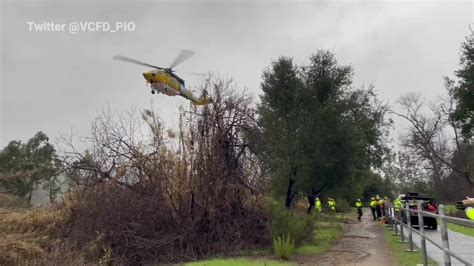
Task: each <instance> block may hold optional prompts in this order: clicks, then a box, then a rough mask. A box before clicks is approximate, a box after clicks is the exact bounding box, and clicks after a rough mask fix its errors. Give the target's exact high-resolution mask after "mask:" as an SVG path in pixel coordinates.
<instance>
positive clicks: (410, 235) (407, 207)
mask: <svg viewBox="0 0 474 266" xmlns="http://www.w3.org/2000/svg"><path fill="white" fill-rule="evenodd" d="M405 215H406V218H407V225H408V246H409V247H410V249H407V250H405V251H407V252H416V251H418V250H416V249H414V248H413V233H412V232H411V230H413V228H412V227H411V213H410V205H409V204H408V202H406V203H405Z"/></svg>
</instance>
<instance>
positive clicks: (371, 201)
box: [369, 197, 377, 221]
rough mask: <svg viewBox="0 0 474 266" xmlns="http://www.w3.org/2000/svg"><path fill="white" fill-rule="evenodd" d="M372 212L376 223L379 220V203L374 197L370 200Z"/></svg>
mask: <svg viewBox="0 0 474 266" xmlns="http://www.w3.org/2000/svg"><path fill="white" fill-rule="evenodd" d="M369 205H370V210H371V211H372V216H373V217H374V221H375V220H377V215H376V205H377V201H375V198H374V197H372V198H370V203H369Z"/></svg>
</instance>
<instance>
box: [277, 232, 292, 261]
mask: <svg viewBox="0 0 474 266" xmlns="http://www.w3.org/2000/svg"><path fill="white" fill-rule="evenodd" d="M294 249H295V243H294V241H293V240H292V239H291V237H290V235H286V237H285V236H279V237H277V238H275V239H273V250H274V251H275V255H276V256H277V257H278V258H280V259H282V260H288V259H290V255H291V254H292V253H293V251H294Z"/></svg>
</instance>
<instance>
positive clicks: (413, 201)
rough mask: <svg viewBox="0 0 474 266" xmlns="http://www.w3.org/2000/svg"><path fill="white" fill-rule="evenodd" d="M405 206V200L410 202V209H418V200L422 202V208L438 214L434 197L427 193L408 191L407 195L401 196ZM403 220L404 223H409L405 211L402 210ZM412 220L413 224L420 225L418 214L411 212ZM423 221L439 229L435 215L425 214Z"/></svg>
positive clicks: (426, 224)
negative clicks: (428, 215)
mask: <svg viewBox="0 0 474 266" xmlns="http://www.w3.org/2000/svg"><path fill="white" fill-rule="evenodd" d="M401 200H402V203H403V207H405V202H408V205H409V207H410V209H413V210H416V209H418V202H419V201H420V202H421V206H422V210H423V211H427V212H432V213H435V214H437V213H438V208H437V206H436V204H435V203H434V201H433V197H432V196H429V195H427V194H420V193H407V194H405V196H402V198H401ZM402 220H403V222H404V223H407V219H406V216H405V212H404V211H403V212H402ZM410 220H411V225H412V226H419V225H418V214H416V213H411V214H410ZM423 223H424V225H425V226H426V227H427V228H429V229H433V230H437V229H438V223H437V222H436V218H434V217H426V216H423Z"/></svg>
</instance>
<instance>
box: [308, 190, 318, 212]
mask: <svg viewBox="0 0 474 266" xmlns="http://www.w3.org/2000/svg"><path fill="white" fill-rule="evenodd" d="M315 199H316V197H315V196H314V194H311V195H308V203H309V206H308V214H310V213H311V211H312V210H313V209H314V200H315Z"/></svg>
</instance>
